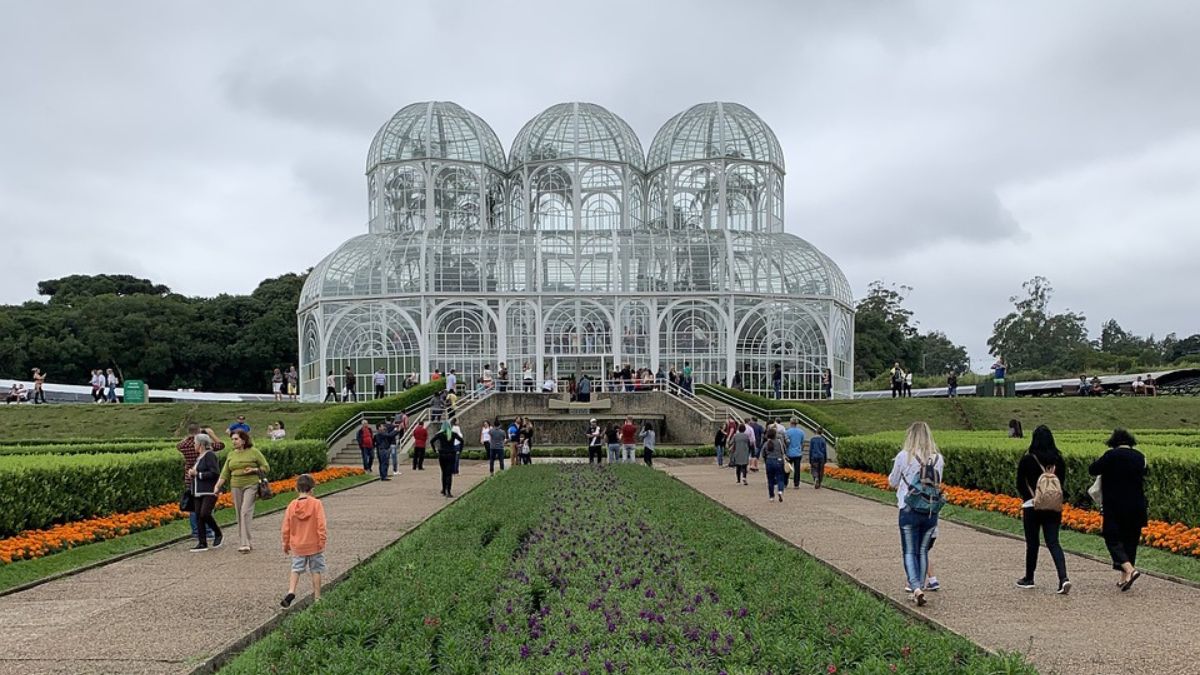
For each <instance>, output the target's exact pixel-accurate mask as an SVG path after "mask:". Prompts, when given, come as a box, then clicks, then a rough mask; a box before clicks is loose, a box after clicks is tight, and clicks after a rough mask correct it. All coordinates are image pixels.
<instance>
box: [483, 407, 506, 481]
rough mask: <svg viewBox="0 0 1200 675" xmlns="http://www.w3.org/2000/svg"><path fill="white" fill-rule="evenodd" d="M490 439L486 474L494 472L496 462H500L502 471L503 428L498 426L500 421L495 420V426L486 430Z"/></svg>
mask: <svg viewBox="0 0 1200 675" xmlns="http://www.w3.org/2000/svg"><path fill="white" fill-rule="evenodd" d="M488 436H489V437H490V440H489V443H488V449H487V450H488V474H489V475H490V474H493V473H495V472H496V462H497V461H499V462H500V470H501V471H503V470H504V439H505V436H506V434H505V433H504V427H501V426H500V420H498V419H497V420H495V424H493V425H492V428H491V429H489V430H488Z"/></svg>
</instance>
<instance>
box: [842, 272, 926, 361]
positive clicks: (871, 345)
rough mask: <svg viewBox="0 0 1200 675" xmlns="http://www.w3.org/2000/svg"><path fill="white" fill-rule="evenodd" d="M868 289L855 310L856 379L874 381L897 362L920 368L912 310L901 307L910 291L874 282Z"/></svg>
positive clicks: (918, 343) (907, 287)
mask: <svg viewBox="0 0 1200 675" xmlns="http://www.w3.org/2000/svg"><path fill="white" fill-rule="evenodd" d="M867 289H868V290H867V296H866V297H865V298H863V299H862V300H859V301H858V306H857V307H856V308H855V309H856V314H855V316H854V369H855V378H856V379H858V380H870V379H874V378H875V377H877V376H878V375H879V374H880V373H883V372H884V371H886V370H888V369H890V368H891V367H892V364H893V363H894V362H896V361H900V362H901V364H903V365H904V366H905V367H907V368H914V367H917V366H919V365H920V356H921V344H920V340H919V339H918V337H919V335H918V333H917V328H916V326H915V325H914V322H913V321H912V316H913V313H912V310H910V309H907V308H906V307H904V306H903V303H904V297H905V295H906V294H907V293H908V292H909V291H911V290H912V288H911V287H909V286H896V285H892V286H885V285H884V283H883V282H882V281H873V282H871V285H870V286H868V287H867Z"/></svg>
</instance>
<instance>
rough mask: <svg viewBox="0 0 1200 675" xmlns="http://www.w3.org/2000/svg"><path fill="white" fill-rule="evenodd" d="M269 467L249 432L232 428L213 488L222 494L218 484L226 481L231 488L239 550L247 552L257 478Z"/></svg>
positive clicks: (265, 473) (249, 543)
mask: <svg viewBox="0 0 1200 675" xmlns="http://www.w3.org/2000/svg"><path fill="white" fill-rule="evenodd" d="M270 470H271V466H270V465H269V464H267V458H266V457H263V454H262V453H261V452H259V451H258V450H256V449H255V447H254V443H253V442H251V440H250V434H248V433H246V432H245V431H241V430H238V431H235V432H233V450H231V451H230V452H229V456H228V457H226V458H225V467H224V468H222V469H221V479H220V480H218V481H217V487H216V489H215V492H216V493H217V494H221V487H222V486H224V485H225V483H229V487H230V488H232V492H233V508H234V511H235V512H236V513H237V522H238V552H239V553H249V552H250V550H251V548H252V545H251V542H250V521H252V520H254V501H255V499H257V498H258V481H259V478H260V477H263V476H266V475H267V472H268V471H270Z"/></svg>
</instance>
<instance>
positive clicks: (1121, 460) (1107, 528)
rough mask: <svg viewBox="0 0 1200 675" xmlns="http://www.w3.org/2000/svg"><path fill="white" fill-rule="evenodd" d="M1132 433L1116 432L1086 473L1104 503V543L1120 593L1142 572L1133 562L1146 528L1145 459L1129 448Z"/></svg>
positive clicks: (1133, 440) (1132, 441) (1132, 439)
mask: <svg viewBox="0 0 1200 675" xmlns="http://www.w3.org/2000/svg"><path fill="white" fill-rule="evenodd" d="M1136 443H1137V441H1136V440H1135V439H1134V437H1133V434H1131V433H1129V432H1128V431H1125V430H1124V429H1116V430H1114V431H1113V433H1112V436H1110V437H1109V439H1108V447H1109V450H1108V452H1106V453H1104V454H1103V455H1101V456H1100V459H1097V460H1096V461H1094V462H1092V465H1091V466H1090V467H1088V473H1090V474H1092V475H1093V476H1100V490H1101V492H1102V493H1103V497H1102V501H1103V503H1104V506H1103V509H1102V513H1103V514H1104V525H1103V528H1102V532H1103V534H1104V544H1105V546H1107V547H1108V554H1109V555H1110V556H1112V561H1113V569H1115V570H1120V572H1121V581H1119V582H1118V583H1117V585H1118V586H1120V587H1121V590H1122V591H1127V590H1129V589H1130V587H1131V586H1133V582H1135V581H1137V579H1138V577H1140V576H1142V573H1141V572H1140V571H1139V570H1138V569H1137V568H1136V567H1135V566H1134V565H1135V564H1136V563H1137V547H1138V542H1139V541H1140V540H1141V538H1142V528H1143V527H1145V526H1146V522H1147V520H1148V516H1147V513H1146V508H1147V506H1146V457H1145V456H1144V455H1142V453H1140V452H1138V451H1137V450H1134V449H1133V446H1134V445H1135V444H1136Z"/></svg>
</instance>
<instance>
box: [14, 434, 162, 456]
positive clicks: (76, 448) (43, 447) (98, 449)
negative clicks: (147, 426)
mask: <svg viewBox="0 0 1200 675" xmlns="http://www.w3.org/2000/svg"><path fill="white" fill-rule="evenodd" d="M176 443H178V441H168V440H164V439H162V438H159V439H157V440H153V441H133V442H130V441H125V440H118V441H107V442H105V441H95V442H92V443H55V442H49V443H45V444H37V445H33V444H30V445H5V446H0V457H3V456H11V455H96V454H101V453H122V454H123V453H135V452H150V451H153V450H166V449H169V448H174V447H175V444H176Z"/></svg>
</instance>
